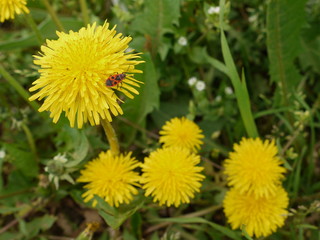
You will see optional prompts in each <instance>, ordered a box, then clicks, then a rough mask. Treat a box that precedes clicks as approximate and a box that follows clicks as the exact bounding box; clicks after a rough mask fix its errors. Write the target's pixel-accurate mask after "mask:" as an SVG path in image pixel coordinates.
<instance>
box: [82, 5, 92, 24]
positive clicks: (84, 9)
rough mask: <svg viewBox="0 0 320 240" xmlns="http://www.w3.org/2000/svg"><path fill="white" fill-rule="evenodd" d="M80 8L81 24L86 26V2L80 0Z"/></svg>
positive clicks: (87, 22) (88, 21) (87, 18)
mask: <svg viewBox="0 0 320 240" xmlns="http://www.w3.org/2000/svg"><path fill="white" fill-rule="evenodd" d="M80 8H81V12H82V19H83V23H84V25H85V26H87V25H88V24H89V23H90V20H89V14H88V7H87V3H86V0H80Z"/></svg>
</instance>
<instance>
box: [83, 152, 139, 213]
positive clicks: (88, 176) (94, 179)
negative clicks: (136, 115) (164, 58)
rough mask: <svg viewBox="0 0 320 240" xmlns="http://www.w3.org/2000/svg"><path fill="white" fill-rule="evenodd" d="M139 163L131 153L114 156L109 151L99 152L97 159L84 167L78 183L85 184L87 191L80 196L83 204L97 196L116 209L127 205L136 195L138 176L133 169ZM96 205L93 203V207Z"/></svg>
mask: <svg viewBox="0 0 320 240" xmlns="http://www.w3.org/2000/svg"><path fill="white" fill-rule="evenodd" d="M139 165H140V163H139V162H138V161H137V160H136V159H135V158H133V157H131V153H128V154H125V155H123V154H120V155H118V156H114V155H113V154H112V153H111V151H107V152H101V153H100V155H99V157H98V158H96V159H94V160H92V161H90V162H89V163H87V164H86V165H85V169H84V170H82V171H81V176H80V177H79V178H78V179H77V181H78V182H85V183H87V184H86V185H85V186H84V188H86V189H87V191H86V192H85V193H84V194H82V197H83V198H84V201H85V202H88V201H90V200H91V199H93V198H94V195H97V196H99V197H101V198H103V199H104V200H105V201H106V202H107V203H108V204H109V205H110V206H116V207H118V206H119V205H120V204H122V203H129V202H130V201H131V200H132V199H133V195H135V194H137V193H138V190H137V189H136V188H135V187H136V186H139V183H138V182H139V180H140V176H139V173H137V172H135V171H134V169H135V168H137V167H139ZM96 204H97V202H96V201H93V206H95V205H96Z"/></svg>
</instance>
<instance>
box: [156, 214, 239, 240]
mask: <svg viewBox="0 0 320 240" xmlns="http://www.w3.org/2000/svg"><path fill="white" fill-rule="evenodd" d="M153 221H154V222H173V223H204V224H208V225H209V226H210V227H212V228H213V229H215V230H217V231H219V232H221V233H223V234H224V235H225V236H228V237H229V238H231V239H234V240H240V239H241V237H240V235H239V234H238V233H237V232H235V231H232V230H230V229H229V228H226V227H224V226H221V225H219V224H216V223H213V222H210V221H208V220H205V219H204V218H200V217H190V218H187V217H180V218H179V217H176V218H160V219H155V220H153Z"/></svg>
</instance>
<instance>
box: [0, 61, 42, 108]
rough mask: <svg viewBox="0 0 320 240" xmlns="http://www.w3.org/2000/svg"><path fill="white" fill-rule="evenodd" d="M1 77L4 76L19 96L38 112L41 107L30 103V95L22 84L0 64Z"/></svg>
mask: <svg viewBox="0 0 320 240" xmlns="http://www.w3.org/2000/svg"><path fill="white" fill-rule="evenodd" d="M0 75H2V76H3V78H4V79H6V80H7V82H8V83H9V84H10V85H11V86H12V87H13V88H14V89H15V90H16V91H17V92H18V93H19V95H20V96H21V97H22V98H23V99H24V100H26V102H27V103H28V104H30V106H31V107H32V108H33V109H34V110H36V111H37V112H38V109H39V107H40V106H39V105H38V104H37V103H36V102H30V101H29V97H30V95H29V93H28V92H27V91H26V90H25V89H24V88H23V87H22V86H21V85H20V83H19V82H18V81H17V80H16V79H14V77H12V76H11V75H10V74H9V73H8V72H7V71H6V70H5V69H4V67H3V66H2V65H1V64H0Z"/></svg>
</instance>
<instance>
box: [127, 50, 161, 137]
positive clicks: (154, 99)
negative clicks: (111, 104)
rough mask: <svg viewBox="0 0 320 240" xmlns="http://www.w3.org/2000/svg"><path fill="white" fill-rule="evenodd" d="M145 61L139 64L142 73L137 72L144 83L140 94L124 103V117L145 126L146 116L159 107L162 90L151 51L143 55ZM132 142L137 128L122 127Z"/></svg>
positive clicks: (138, 78) (137, 76) (136, 76)
mask: <svg viewBox="0 0 320 240" xmlns="http://www.w3.org/2000/svg"><path fill="white" fill-rule="evenodd" d="M143 60H144V61H145V63H142V64H140V65H139V67H138V68H139V69H140V70H142V71H143V73H142V74H136V75H135V78H136V79H137V80H139V81H141V82H143V83H144V84H141V85H140V86H141V87H140V88H139V89H137V90H138V91H139V95H137V96H135V98H134V99H127V100H126V101H125V103H124V104H123V112H124V115H123V116H124V117H125V118H126V119H127V120H129V121H130V122H132V123H134V124H136V125H138V126H140V127H144V125H145V119H146V116H147V115H148V114H149V113H151V112H152V111H153V110H154V109H158V108H159V102H160V90H159V87H158V75H157V73H156V70H155V67H154V65H153V62H152V60H151V56H150V54H149V53H146V54H144V55H143ZM122 130H123V132H124V133H125V135H126V138H127V141H128V142H129V143H130V142H131V141H132V140H133V139H134V137H135V134H136V129H134V128H133V127H132V126H130V127H125V128H123V129H122Z"/></svg>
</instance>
